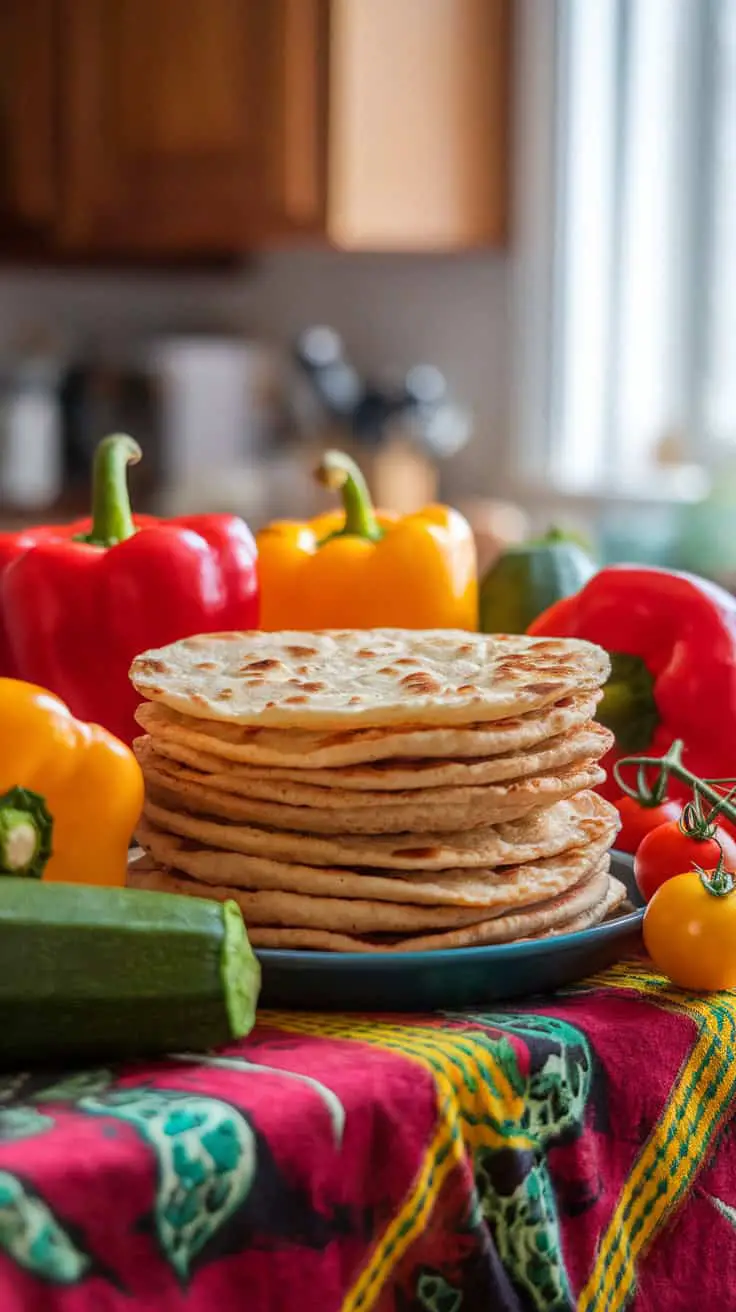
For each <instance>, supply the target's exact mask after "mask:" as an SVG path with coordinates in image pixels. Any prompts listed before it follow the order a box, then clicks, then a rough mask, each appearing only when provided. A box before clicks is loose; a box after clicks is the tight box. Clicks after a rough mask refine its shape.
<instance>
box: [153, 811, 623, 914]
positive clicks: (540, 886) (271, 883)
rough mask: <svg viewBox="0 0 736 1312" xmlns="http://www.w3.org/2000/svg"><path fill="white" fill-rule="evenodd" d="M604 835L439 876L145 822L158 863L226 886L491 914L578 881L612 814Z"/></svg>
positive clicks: (597, 858) (609, 833)
mask: <svg viewBox="0 0 736 1312" xmlns="http://www.w3.org/2000/svg"><path fill="white" fill-rule="evenodd" d="M593 824H595V826H596V829H597V838H596V839H594V840H591V841H590V842H589V843H587V844H586V845H585V846H581V847H577V848H573V849H571V850H570V851H568V852H564V853H562V854H561V855H559V856H555V857H549V858H547V859H546V860H541V861H530V862H527V863H526V864H524V865H513V866H501V867H499V868H497V869H496V870H478V871H475V870H449V871H443V872H441V873H436V874H425V873H418V874H412V873H411V872H409V871H405V872H403V873H398V872H396V873H394V874H393V875H386V874H379V873H376V872H375V871H370V870H366V871H361V870H346V869H340V867H338V866H332V867H329V866H328V867H323V868H320V867H314V866H305V865H300V864H297V863H292V864H289V863H288V862H282V861H272V860H269V859H268V858H267V857H253V856H243V855H241V854H238V853H233V852H220V851H217V850H216V849H211V848H206V847H202V846H201V845H198V844H195V843H193V842H191V841H189V840H188V839H185V838H177V837H175V836H172V835H170V834H166V833H163V832H162V831H161V830H159V829H157V828H156V827H155V826H154V825H151V824H150V823H149V822H147V821H142V822H141V823H140V825H139V826H138V830H137V832H136V837H137V839H138V842H139V843H140V845H141V847H142V848H143V849H144V850H145V851H146V852H147V853H148V855H149V857H150V858H151V860H152V861H153V862H154V863H155V864H156V865H157V866H159V867H164V868H166V869H169V870H170V871H172V872H173V873H177V872H181V873H183V874H185V875H188V876H189V877H190V878H193V879H196V880H199V882H200V883H202V884H220V885H225V886H227V887H228V888H244V889H250V890H252V891H261V892H268V891H272V890H278V891H280V892H291V893H301V894H307V895H308V896H312V897H318V898H321V899H325V898H330V897H331V898H340V899H342V900H346V899H351V898H358V899H367V900H369V901H378V902H400V903H409V904H411V905H415V906H448V907H450V906H455V907H480V908H483V909H484V913H485V914H486V915H488V914H490V913H491V912H493V913H494V914H495V913H496V911H506V910H509V909H510V908H511V907H514V906H531V905H532V904H533V903H535V902H545V901H548V900H549V899H550V898H552V897H556V896H557V894H559V893H562V892H564V891H565V889H567V888H570V887H571V886H572V885H573V884H576V883H578V882H579V881H580V880H581V879H582V878H583V877H584V875H585V873H586V871H588V870H589V869H590V868H591V867H595V866H596V865H598V864H600V862H601V860H602V858H603V856H604V855H605V853H606V851H607V849H608V848H609V846H610V844H611V841H612V839H613V835H614V826H613V825H612V824H611V823H610V822H606V821H605V820H602V819H601V820H599V821H596V822H591V825H593Z"/></svg>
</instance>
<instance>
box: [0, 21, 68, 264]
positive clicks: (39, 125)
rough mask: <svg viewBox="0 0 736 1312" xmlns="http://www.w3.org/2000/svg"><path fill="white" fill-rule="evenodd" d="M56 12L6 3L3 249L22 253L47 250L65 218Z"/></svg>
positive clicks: (1, 122)
mask: <svg viewBox="0 0 736 1312" xmlns="http://www.w3.org/2000/svg"><path fill="white" fill-rule="evenodd" d="M55 6H56V0H0V244H4V245H5V247H6V249H13V250H16V251H23V250H25V249H32V248H33V247H34V246H36V245H40V244H43V243H44V242H45V241H46V240H47V238H48V236H49V234H50V233H52V231H53V228H54V225H55V222H56V217H57V214H58V207H59V199H60V196H59V175H58V163H59V159H58V152H57V149H56V138H55V129H54V124H55V114H56V96H57V92H58V82H57V74H58V62H57V47H56V24H55V19H56V8H55Z"/></svg>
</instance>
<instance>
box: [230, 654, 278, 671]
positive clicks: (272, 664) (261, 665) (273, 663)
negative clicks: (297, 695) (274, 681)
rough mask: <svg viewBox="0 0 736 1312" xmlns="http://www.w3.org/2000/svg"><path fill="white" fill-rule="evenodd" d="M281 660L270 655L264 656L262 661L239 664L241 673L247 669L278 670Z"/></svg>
mask: <svg viewBox="0 0 736 1312" xmlns="http://www.w3.org/2000/svg"><path fill="white" fill-rule="evenodd" d="M281 668H282V665H281V661H277V660H274V659H273V658H272V657H266V658H265V659H264V660H262V661H251V662H250V663H249V664H248V665H241V667H240V670H241V673H243V674H246V673H247V672H248V670H280V669H281Z"/></svg>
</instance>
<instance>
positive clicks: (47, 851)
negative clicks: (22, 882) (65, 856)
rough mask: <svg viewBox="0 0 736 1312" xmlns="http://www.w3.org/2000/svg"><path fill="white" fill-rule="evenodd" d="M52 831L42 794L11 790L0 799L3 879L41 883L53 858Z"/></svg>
mask: <svg viewBox="0 0 736 1312" xmlns="http://www.w3.org/2000/svg"><path fill="white" fill-rule="evenodd" d="M53 831H54V822H53V819H52V817H51V814H50V812H49V810H48V807H47V806H46V802H45V799H44V798H43V797H42V796H41V794H40V793H33V792H31V790H30V788H11V789H10V790H9V792H7V793H5V794H4V795H3V796H2V797H0V875H19V876H23V877H25V878H27V879H40V878H41V876H42V875H43V872H44V870H45V869H46V866H47V865H48V862H49V859H50V857H51V838H52V835H53Z"/></svg>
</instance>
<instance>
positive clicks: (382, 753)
mask: <svg viewBox="0 0 736 1312" xmlns="http://www.w3.org/2000/svg"><path fill="white" fill-rule="evenodd" d="M600 697H601V693H600V692H599V691H592V692H588V693H579V694H576V695H573V696H566V697H562V698H560V700H559V701H557V702H552V703H550V704H549V705H548V706H544V707H541V708H540V709H539V710H536V711H533V712H531V713H529V714H527V715H521V716H512V717H509V718H505V719H503V720H496V721H495V722H491V723H485V724H484V723H473V724H467V725H452V726H449V727H446V728H421V727H417V726H416V725H407V724H404V725H395V726H393V727H389V728H375V729H349V728H348V729H338V730H335V731H330V730H325V731H310V730H308V729H286V730H284V729H262V728H260V729H259V728H254V727H253V726H249V725H240V724H225V723H223V722H221V721H217V720H207V719H200V718H198V719H192V717H191V716H188V715H182V714H181V713H180V712H179V711H174V710H171V709H170V708H169V707H167V706H162V705H161V704H160V703H157V702H142V703H141V705H140V706H139V707H138V709H137V710H136V713H135V718H136V720H137V721H138V723H139V725H140V726H141V728H142V729H144V730H145V732H146V733H148V734H151V736H152V737H153V740H154V742H155V744H156V747H157V749H159V750H161V748H162V746H163V744H164V743H166V744H167V746H169V747H170V748H171V747H172V746H173V747H176V746H177V745H183V746H184V747H185V748H187V749H190V750H192V751H195V752H203V753H207V754H211V755H212V756H213V757H217V758H220V759H222V760H224V761H233V762H237V763H241V764H246V765H247V764H250V765H256V766H274V767H279V768H287V769H288V768H289V767H293V768H296V769H298V770H303V769H307V768H309V769H313V770H322V769H330V768H334V767H338V766H346V765H358V764H362V763H365V762H372V761H384V760H392V759H396V758H403V759H404V760H411V761H412V762H413V763H415V762H416V761H419V760H422V759H430V760H432V761H436V760H444V759H447V760H452V761H457V760H463V759H465V758H468V757H469V758H471V759H472V758H487V757H491V756H496V755H500V754H502V753H503V754H508V753H509V752H514V751H519V750H523V749H525V748H529V747H534V746H535V745H536V744H537V743H543V742H546V741H547V740H548V739H550V738H554V737H556V736H558V735H560V734H564V733H566V732H567V731H568V730H569V729H573V728H575V727H576V726H579V725H583V724H586V723H587V722H588V721H589V720H591V719H592V717H593V716H594V714H595V709H596V706H597V705H598V702H599V700H600ZM169 754H171V752H169ZM591 755H592V753H591ZM175 759H179V760H183V761H184V762H185V763H188V764H192V762H191V761H189V762H186V758H184V757H178V758H175Z"/></svg>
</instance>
